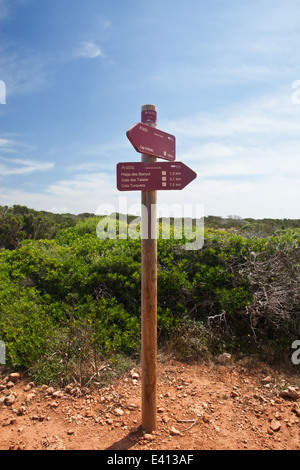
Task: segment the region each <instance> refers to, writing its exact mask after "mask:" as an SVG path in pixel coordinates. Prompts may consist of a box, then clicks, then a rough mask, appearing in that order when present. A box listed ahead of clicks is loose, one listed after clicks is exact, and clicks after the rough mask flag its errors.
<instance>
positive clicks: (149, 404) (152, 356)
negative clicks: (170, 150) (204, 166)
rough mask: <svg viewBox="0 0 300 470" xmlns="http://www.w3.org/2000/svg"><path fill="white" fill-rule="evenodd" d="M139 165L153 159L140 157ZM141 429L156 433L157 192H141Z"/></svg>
mask: <svg viewBox="0 0 300 470" xmlns="http://www.w3.org/2000/svg"><path fill="white" fill-rule="evenodd" d="M156 113H157V110H156V106H155V105H151V104H150V105H144V106H142V120H141V121H142V122H144V123H147V124H148V125H151V126H152V127H156V121H157V120H156ZM142 161H143V162H155V161H156V158H155V157H151V156H149V155H145V154H142ZM141 203H142V214H141V231H142V240H141V251H142V295H141V313H142V427H143V429H144V431H146V432H149V433H150V432H152V431H154V430H155V429H156V426H157V421H156V412H157V404H156V393H157V392H156V386H157V366H156V364H157V359H156V356H157V211H156V204H157V191H142V197H141Z"/></svg>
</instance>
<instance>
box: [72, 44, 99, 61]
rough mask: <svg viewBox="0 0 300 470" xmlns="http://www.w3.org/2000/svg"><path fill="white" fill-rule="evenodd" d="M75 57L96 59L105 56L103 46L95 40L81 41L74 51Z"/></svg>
mask: <svg viewBox="0 0 300 470" xmlns="http://www.w3.org/2000/svg"><path fill="white" fill-rule="evenodd" d="M74 57H75V58H82V59H96V58H97V57H104V54H103V52H102V50H101V48H100V47H99V46H98V45H97V44H95V42H93V41H87V42H81V43H80V44H79V46H78V47H77V49H76V50H75V52H74Z"/></svg>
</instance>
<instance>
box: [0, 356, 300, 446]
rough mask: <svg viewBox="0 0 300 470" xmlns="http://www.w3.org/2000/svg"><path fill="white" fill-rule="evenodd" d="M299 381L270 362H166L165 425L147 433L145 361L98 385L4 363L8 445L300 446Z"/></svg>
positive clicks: (1, 407) (0, 422)
mask: <svg viewBox="0 0 300 470" xmlns="http://www.w3.org/2000/svg"><path fill="white" fill-rule="evenodd" d="M225 359H226V358H225ZM298 385H299V380H297V379H295V378H291V377H286V376H283V375H282V374H279V373H278V372H276V371H274V370H270V369H267V368H266V367H264V366H261V367H257V368H256V369H255V370H254V369H248V368H247V367H244V366H242V365H240V364H234V363H232V362H231V361H227V360H225V361H224V362H222V361H219V363H214V364H213V363H197V364H186V363H180V362H178V361H175V360H171V361H160V362H159V363H158V389H157V393H158V408H157V421H158V426H157V430H156V431H155V432H153V433H152V434H147V433H146V434H145V433H144V432H143V430H142V429H141V426H140V425H141V379H140V369H139V367H137V368H136V369H133V370H132V371H131V372H130V373H128V374H126V375H124V376H122V377H121V378H119V379H118V380H117V381H116V382H115V383H113V384H112V385H110V386H107V387H105V388H101V389H98V390H97V389H93V390H88V389H83V390H81V389H80V388H79V387H78V386H76V384H71V385H69V386H68V387H66V388H65V389H62V390H57V389H54V388H52V387H49V386H47V385H43V386H36V385H35V384H34V383H32V382H31V383H30V382H29V383H28V382H27V381H25V380H24V378H23V377H22V376H20V375H19V374H17V373H15V374H8V372H7V371H4V370H2V371H1V375H0V450H9V449H10V450H81V449H84V450H115V451H117V450H150V449H153V450H223V449H224V450H227V449H235V450H238V449H245V450H246V449H247V450H251V449H259V450H263V449H276V450H281V449H285V450H299V449H300V440H299V437H300V436H299V430H300V388H299V387H298ZM298 402H299V404H298Z"/></svg>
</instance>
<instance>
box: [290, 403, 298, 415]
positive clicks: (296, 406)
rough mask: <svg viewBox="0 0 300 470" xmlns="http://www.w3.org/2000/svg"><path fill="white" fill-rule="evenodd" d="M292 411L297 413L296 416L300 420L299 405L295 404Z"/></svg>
mask: <svg viewBox="0 0 300 470" xmlns="http://www.w3.org/2000/svg"><path fill="white" fill-rule="evenodd" d="M292 411H293V412H294V413H296V416H298V418H300V408H299V405H298V404H297V403H295V404H294V405H293V407H292Z"/></svg>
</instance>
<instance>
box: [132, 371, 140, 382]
mask: <svg viewBox="0 0 300 470" xmlns="http://www.w3.org/2000/svg"><path fill="white" fill-rule="evenodd" d="M130 376H131V378H132V379H135V380H137V379H139V377H140V374H139V373H138V372H136V371H135V370H134V369H132V371H130Z"/></svg>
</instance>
